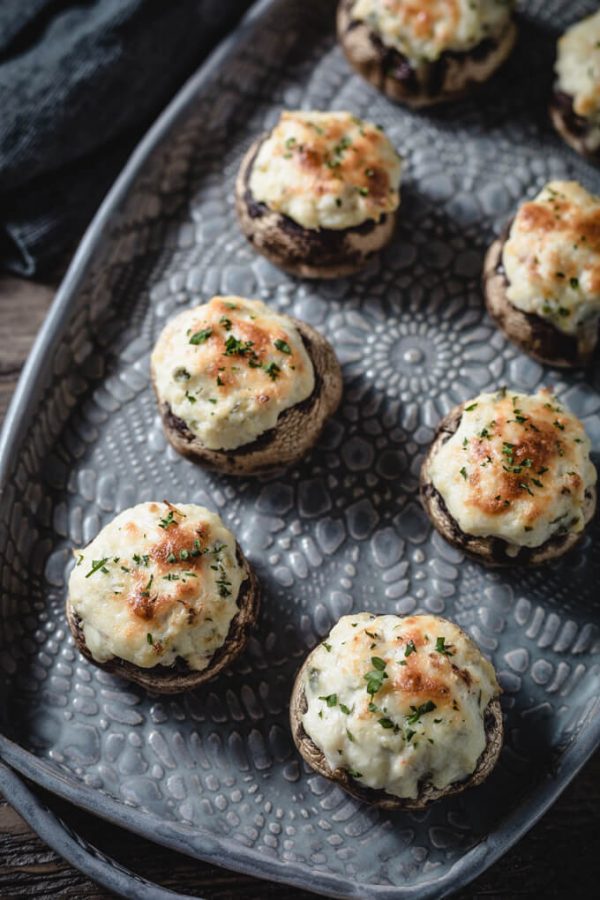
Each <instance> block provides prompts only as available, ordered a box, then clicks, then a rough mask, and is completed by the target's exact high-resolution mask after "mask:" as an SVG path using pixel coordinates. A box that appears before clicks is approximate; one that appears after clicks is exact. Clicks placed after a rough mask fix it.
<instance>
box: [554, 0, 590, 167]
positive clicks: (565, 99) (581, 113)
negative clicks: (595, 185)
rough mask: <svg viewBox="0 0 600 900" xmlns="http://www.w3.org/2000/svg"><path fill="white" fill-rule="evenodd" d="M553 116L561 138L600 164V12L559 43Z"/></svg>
mask: <svg viewBox="0 0 600 900" xmlns="http://www.w3.org/2000/svg"><path fill="white" fill-rule="evenodd" d="M555 72H556V82H555V85H554V96H553V97H552V101H551V103H550V116H551V118H552V123H553V124H554V127H555V128H556V130H557V131H558V133H559V134H560V135H561V137H562V138H563V139H564V140H565V141H566V142H567V144H569V146H570V147H573V149H574V150H576V151H577V152H578V153H581V155H582V156H585V157H587V158H588V159H589V160H590V161H591V162H593V163H595V164H596V165H598V164H600V10H598V12H596V13H594V14H593V15H592V16H588V17H587V18H586V19H583V20H582V21H581V22H577V23H576V24H575V25H572V26H571V28H569V29H567V31H565V33H564V34H563V35H562V37H561V38H560V39H559V41H558V46H557V59H556V65H555Z"/></svg>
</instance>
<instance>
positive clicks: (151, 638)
mask: <svg viewBox="0 0 600 900" xmlns="http://www.w3.org/2000/svg"><path fill="white" fill-rule="evenodd" d="M146 641H147V642H148V643H149V644H150V645H152V644H153V643H154V638H153V637H152V635H151V634H150V632H148V634H147V635H146Z"/></svg>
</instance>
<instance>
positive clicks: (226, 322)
mask: <svg viewBox="0 0 600 900" xmlns="http://www.w3.org/2000/svg"><path fill="white" fill-rule="evenodd" d="M219 325H222V326H223V328H224V329H225V331H231V319H228V318H227V316H221V318H220V319H219Z"/></svg>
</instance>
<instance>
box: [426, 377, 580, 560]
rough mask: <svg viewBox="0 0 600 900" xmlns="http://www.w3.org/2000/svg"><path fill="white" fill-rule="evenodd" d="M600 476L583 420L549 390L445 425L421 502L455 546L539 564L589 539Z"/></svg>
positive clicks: (472, 410) (492, 397) (480, 408)
mask: <svg viewBox="0 0 600 900" xmlns="http://www.w3.org/2000/svg"><path fill="white" fill-rule="evenodd" d="M596 480H597V473H596V469H595V467H594V465H593V463H592V462H591V460H590V440H589V438H588V436H587V434H586V433H585V429H584V427H583V425H582V423H581V422H580V421H579V419H578V418H577V417H576V416H574V415H573V413H571V412H569V410H568V409H567V408H566V407H565V406H564V405H563V404H562V403H561V402H560V400H558V399H557V398H556V397H555V396H554V394H553V393H552V392H551V391H550V390H548V389H547V388H542V389H541V390H539V391H538V392H537V393H536V394H533V395H529V394H521V393H519V392H517V391H510V390H507V389H506V388H502V389H500V390H499V391H497V392H496V393H493V394H480V395H479V396H478V397H474V398H473V399H472V400H468V401H467V402H466V403H461V404H460V406H457V407H455V408H454V409H453V410H451V411H450V412H449V413H448V415H447V416H446V417H445V418H444V419H442V421H441V422H440V424H439V426H438V429H437V434H436V436H435V438H434V440H433V443H432V444H431V447H430V448H429V451H428V453H427V456H426V457H425V461H424V463H423V466H422V468H421V498H422V501H423V504H424V506H425V509H426V511H427V513H428V515H429V518H430V519H431V521H432V523H433V524H434V526H435V527H436V528H437V530H438V531H439V532H440V534H442V535H443V536H444V537H445V538H446V540H448V541H450V543H451V544H454V545H455V546H456V547H459V548H460V549H462V550H464V551H465V552H466V553H467V554H469V555H470V556H473V557H474V558H476V559H479V560H480V561H481V562H484V563H487V564H488V565H492V566H495V565H496V566H497V565H511V564H516V563H525V564H528V565H536V564H538V563H542V562H546V561H547V560H552V559H556V558H558V557H559V556H562V555H563V554H564V553H566V552H567V551H568V550H570V549H571V547H573V546H574V545H575V544H576V543H577V542H578V541H580V540H581V538H582V536H583V533H584V530H585V527H586V526H587V524H588V523H589V521H590V519H591V518H592V516H593V514H594V511H595V508H596Z"/></svg>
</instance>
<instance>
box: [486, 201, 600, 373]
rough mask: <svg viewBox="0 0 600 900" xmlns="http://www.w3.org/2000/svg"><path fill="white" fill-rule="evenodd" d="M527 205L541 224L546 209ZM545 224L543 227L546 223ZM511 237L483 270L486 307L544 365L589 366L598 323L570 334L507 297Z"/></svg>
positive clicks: (490, 256)
mask: <svg viewBox="0 0 600 900" xmlns="http://www.w3.org/2000/svg"><path fill="white" fill-rule="evenodd" d="M526 206H527V207H534V208H535V212H533V210H532V213H531V214H532V216H533V217H534V219H535V221H536V222H537V223H538V224H540V220H543V219H544V216H545V210H543V209H542V208H541V207H539V206H537V205H536V204H526ZM541 224H542V226H543V224H544V222H543V221H542V222H541ZM507 235H508V232H506V233H505V235H504V236H503V237H501V238H499V239H498V240H496V241H494V243H493V244H492V245H491V247H490V248H489V250H488V252H487V254H486V257H485V262H484V267H483V290H484V296H485V304H486V308H487V311H488V313H489V314H490V316H491V318H492V319H493V320H494V322H495V323H496V325H498V327H499V328H500V329H501V331H503V332H504V334H505V335H506V336H507V337H508V338H510V340H511V341H513V342H514V343H515V344H516V345H517V346H518V347H520V348H521V350H523V351H524V352H525V353H527V354H528V355H529V356H531V357H533V359H536V360H538V361H539V362H541V363H545V364H547V365H551V366H558V367H560V368H573V367H575V366H587V365H589V364H590V363H591V362H592V359H593V356H594V351H595V349H596V345H597V342H598V324H597V323H593V322H592V323H591V325H590V326H588V327H586V328H585V329H582V330H581V332H580V333H579V334H576V335H570V334H566V333H565V332H562V331H559V329H558V328H555V327H554V325H553V324H552V323H551V322H550V321H548V320H547V319H544V318H542V317H541V316H538V315H536V314H535V313H528V312H524V311H523V310H520V309H518V308H517V307H516V306H514V305H513V304H512V303H511V302H510V300H509V299H508V297H507V296H506V289H507V287H508V282H507V280H506V275H505V273H504V270H503V268H502V266H501V263H502V250H503V248H504V244H505V242H506V238H507Z"/></svg>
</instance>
